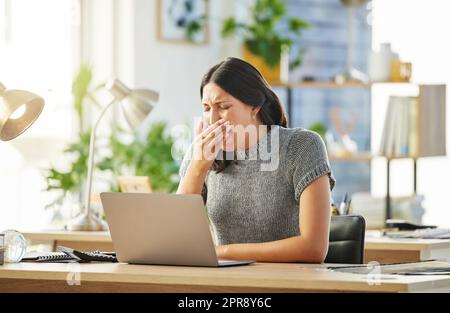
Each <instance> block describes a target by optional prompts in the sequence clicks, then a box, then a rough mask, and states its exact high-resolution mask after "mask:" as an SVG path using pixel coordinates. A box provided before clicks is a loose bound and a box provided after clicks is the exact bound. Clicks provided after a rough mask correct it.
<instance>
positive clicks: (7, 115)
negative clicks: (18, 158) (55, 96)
mask: <svg viewBox="0 0 450 313" xmlns="http://www.w3.org/2000/svg"><path fill="white" fill-rule="evenodd" d="M43 108H44V99H42V98H41V97H40V96H38V95H36V94H34V93H32V92H29V91H25V90H14V89H6V87H5V86H4V85H3V84H2V83H0V140H2V141H8V140H11V139H14V138H16V137H17V136H19V135H20V134H22V133H23V132H24V131H25V130H27V129H28V127H30V126H31V124H33V123H34V121H35V120H36V119H37V118H38V116H39V114H41V112H42V109H43Z"/></svg>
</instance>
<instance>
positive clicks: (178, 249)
mask: <svg viewBox="0 0 450 313" xmlns="http://www.w3.org/2000/svg"><path fill="white" fill-rule="evenodd" d="M100 198H101V201H102V205H103V209H104V211H105V215H106V221H107V222H108V225H109V231H110V233H111V239H112V242H113V245H114V250H115V252H116V256H117V259H118V261H119V262H123V263H131V264H159V265H187V266H211V267H218V266H236V265H246V264H250V263H253V262H254V261H241V260H239V261H237V260H218V259H217V255H216V250H215V247H214V242H213V239H212V235H211V231H210V228H209V223H208V217H207V213H206V209H205V206H204V204H203V199H202V197H201V196H200V195H193V194H192V195H191V194H188V195H181V194H164V193H119V192H103V193H101V194H100Z"/></svg>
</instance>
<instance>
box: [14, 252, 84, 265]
mask: <svg viewBox="0 0 450 313" xmlns="http://www.w3.org/2000/svg"><path fill="white" fill-rule="evenodd" d="M77 261H78V259H75V258H73V257H71V256H70V255H67V254H66V253H64V252H27V253H26V254H25V256H24V257H23V258H22V262H41V263H45V262H47V263H74V262H77Z"/></svg>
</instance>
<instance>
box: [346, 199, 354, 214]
mask: <svg viewBox="0 0 450 313" xmlns="http://www.w3.org/2000/svg"><path fill="white" fill-rule="evenodd" d="M351 203H352V198H349V199H348V202H347V205H346V207H345V215H348V214H349V213H350V204H351Z"/></svg>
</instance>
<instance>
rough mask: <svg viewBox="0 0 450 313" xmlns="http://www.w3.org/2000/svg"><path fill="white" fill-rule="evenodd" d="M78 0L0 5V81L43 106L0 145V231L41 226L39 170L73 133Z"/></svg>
mask: <svg viewBox="0 0 450 313" xmlns="http://www.w3.org/2000/svg"><path fill="white" fill-rule="evenodd" d="M78 16H79V0H40V1H33V0H14V1H13V0H0V81H1V82H2V83H3V84H4V85H5V86H6V87H7V88H14V89H26V90H30V91H33V92H35V93H37V94H39V95H41V96H42V97H43V98H44V99H45V102H46V106H45V108H44V111H43V113H42V114H41V116H40V118H39V119H38V120H37V121H36V123H35V124H34V125H33V126H32V127H31V128H30V129H29V130H28V131H27V132H25V133H24V134H23V135H22V136H20V137H18V138H17V139H15V140H13V141H10V142H0V156H1V158H0V173H1V175H0V193H1V195H2V204H1V206H0V231H1V230H3V229H5V228H11V227H15V228H20V229H25V228H28V229H29V228H36V227H43V226H44V225H45V224H44V219H45V218H46V214H44V213H45V212H44V210H43V208H44V206H45V204H46V203H47V202H48V201H49V199H48V198H47V197H48V194H47V193H45V192H43V190H44V189H45V187H46V184H45V181H44V179H43V175H42V168H44V167H46V166H48V164H49V163H48V162H49V161H55V160H57V157H58V153H60V152H61V149H62V147H63V145H64V143H65V142H66V141H67V140H68V139H69V138H70V136H71V135H72V133H73V129H72V128H73V127H72V125H74V123H72V118H73V114H72V106H71V83H72V76H73V68H75V67H76V64H77V62H78V61H77V58H78V51H79V43H78V39H77V38H79V37H78V32H79V26H78V23H77V21H79V18H78Z"/></svg>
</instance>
